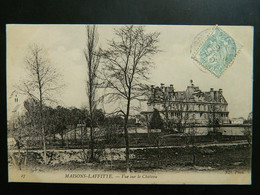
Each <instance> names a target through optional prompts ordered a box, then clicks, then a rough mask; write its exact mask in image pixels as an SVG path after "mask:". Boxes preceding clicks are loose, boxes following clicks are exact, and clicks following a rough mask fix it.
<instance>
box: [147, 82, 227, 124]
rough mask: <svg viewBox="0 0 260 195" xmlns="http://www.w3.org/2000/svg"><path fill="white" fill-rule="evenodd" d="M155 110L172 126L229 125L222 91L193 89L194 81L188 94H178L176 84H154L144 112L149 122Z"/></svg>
mask: <svg viewBox="0 0 260 195" xmlns="http://www.w3.org/2000/svg"><path fill="white" fill-rule="evenodd" d="M154 109H157V110H158V111H159V112H160V115H161V116H162V118H163V119H164V121H165V122H166V123H171V124H173V125H174V124H178V123H181V124H187V125H188V124H191V123H193V124H196V125H202V126H203V125H221V124H226V123H229V119H228V114H229V112H228V103H227V101H226V99H225V98H224V96H223V91H222V89H219V90H214V89H213V88H210V90H209V91H206V92H203V91H201V90H200V89H199V87H197V86H194V84H193V81H192V80H191V83H190V86H187V89H186V90H185V91H175V90H174V87H173V85H170V86H168V87H166V86H164V84H161V86H160V87H155V86H153V85H152V86H151V88H150V94H149V98H148V102H147V111H145V112H142V113H143V114H145V115H146V116H147V117H148V119H150V118H151V116H152V113H153V111H154Z"/></svg>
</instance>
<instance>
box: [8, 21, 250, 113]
mask: <svg viewBox="0 0 260 195" xmlns="http://www.w3.org/2000/svg"><path fill="white" fill-rule="evenodd" d="M97 27H98V35H99V42H98V44H99V46H100V47H102V48H104V49H105V48H107V41H108V40H111V39H113V38H114V33H113V31H114V28H120V25H97ZM219 27H220V28H221V29H222V30H224V31H225V32H227V33H228V34H229V35H230V36H231V37H232V38H233V39H234V40H235V41H236V42H238V43H240V44H241V45H242V49H241V51H240V53H239V54H238V55H237V56H236V58H235V60H234V62H233V64H232V65H231V66H230V67H228V68H227V69H226V70H225V72H224V73H223V74H222V76H221V77H220V78H217V77H215V76H214V75H213V74H211V73H210V72H208V71H205V70H204V69H203V68H201V66H200V65H198V64H197V63H196V62H194V61H193V60H192V59H191V52H190V51H191V45H192V43H193V41H194V38H195V37H196V35H198V34H199V33H200V32H202V31H204V30H207V29H209V28H212V26H190V25H145V30H146V31H147V32H154V31H157V32H160V36H159V43H158V46H159V49H160V50H161V52H160V53H158V54H156V55H155V56H154V57H153V59H152V61H153V63H154V68H153V69H151V79H150V83H151V85H152V84H153V85H160V83H164V84H165V85H170V84H173V85H174V88H175V90H177V91H179V90H185V89H186V87H187V85H189V84H190V80H193V83H194V85H195V86H199V88H200V89H201V90H202V91H209V89H210V88H214V89H216V90H218V89H220V88H221V89H223V94H224V97H225V98H226V100H227V102H228V110H229V116H230V118H233V117H244V118H247V116H248V114H249V112H252V82H253V27H251V26H219ZM6 31H7V39H6V40H7V56H6V58H7V96H8V97H9V96H10V94H11V92H12V91H13V85H14V84H19V82H21V81H22V80H23V79H24V77H25V69H24V67H25V57H26V55H27V54H28V47H29V45H30V44H32V43H36V44H39V45H41V46H42V47H44V48H46V49H47V51H48V57H49V59H50V61H51V63H52V65H53V66H55V67H56V69H57V70H58V71H59V72H61V73H62V75H63V77H62V78H63V82H64V84H65V86H66V87H64V89H63V90H62V92H61V93H59V94H57V96H58V97H59V99H60V100H61V104H62V105H63V106H66V107H78V108H80V107H82V106H86V105H87V96H86V88H85V82H86V73H87V72H86V61H85V58H84V53H83V49H84V48H85V44H86V28H85V25H16V24H9V25H7V28H6ZM7 100H8V105H10V101H9V99H8V98H7ZM105 109H106V110H108V111H109V109H110V108H109V107H106V108H105Z"/></svg>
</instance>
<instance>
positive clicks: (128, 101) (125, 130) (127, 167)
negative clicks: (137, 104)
mask: <svg viewBox="0 0 260 195" xmlns="http://www.w3.org/2000/svg"><path fill="white" fill-rule="evenodd" d="M129 112H130V98H128V100H127V110H126V116H125V124H124V132H125V160H126V171H127V172H129V171H130V166H129V140H128V129H127V123H128V117H129Z"/></svg>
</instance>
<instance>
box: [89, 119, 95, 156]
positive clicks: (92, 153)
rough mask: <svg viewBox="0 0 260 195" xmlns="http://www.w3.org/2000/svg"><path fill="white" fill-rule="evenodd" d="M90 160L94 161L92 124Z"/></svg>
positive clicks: (91, 131) (91, 127) (91, 130)
mask: <svg viewBox="0 0 260 195" xmlns="http://www.w3.org/2000/svg"><path fill="white" fill-rule="evenodd" d="M90 152H91V154H90V160H91V161H93V160H94V143H93V126H92V122H91V124H90Z"/></svg>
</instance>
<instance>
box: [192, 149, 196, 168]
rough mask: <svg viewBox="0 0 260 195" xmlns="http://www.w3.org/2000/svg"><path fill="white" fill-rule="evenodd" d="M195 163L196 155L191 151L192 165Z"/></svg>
mask: <svg viewBox="0 0 260 195" xmlns="http://www.w3.org/2000/svg"><path fill="white" fill-rule="evenodd" d="M195 164H196V156H195V154H194V152H193V154H192V165H193V166H194V165H195Z"/></svg>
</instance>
